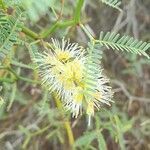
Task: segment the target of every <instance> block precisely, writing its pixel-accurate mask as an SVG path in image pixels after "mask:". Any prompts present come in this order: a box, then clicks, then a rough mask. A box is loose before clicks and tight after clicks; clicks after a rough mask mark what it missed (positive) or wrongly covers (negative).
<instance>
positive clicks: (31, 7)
mask: <svg viewBox="0 0 150 150" xmlns="http://www.w3.org/2000/svg"><path fill="white" fill-rule="evenodd" d="M54 2H55V0H36V1H35V0H25V1H24V0H22V6H23V8H24V9H25V10H26V13H27V14H28V16H29V18H30V20H31V21H32V22H36V21H38V20H39V18H40V17H41V16H43V15H45V14H46V13H47V12H48V11H49V8H51V7H52V6H53V5H54Z"/></svg>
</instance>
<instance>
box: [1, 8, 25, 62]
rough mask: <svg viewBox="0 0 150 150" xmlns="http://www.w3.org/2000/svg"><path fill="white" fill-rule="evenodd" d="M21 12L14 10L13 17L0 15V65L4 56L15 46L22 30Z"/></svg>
mask: <svg viewBox="0 0 150 150" xmlns="http://www.w3.org/2000/svg"><path fill="white" fill-rule="evenodd" d="M22 19H23V16H22V11H21V10H20V9H16V10H15V15H14V16H8V15H6V14H3V13H1V14H0V37H1V38H0V63H1V62H2V60H3V59H4V58H5V57H6V55H7V54H8V53H9V52H10V51H11V50H12V47H13V46H14V44H17V43H18V41H19V39H18V36H19V32H20V31H21V30H22V28H21V26H22Z"/></svg>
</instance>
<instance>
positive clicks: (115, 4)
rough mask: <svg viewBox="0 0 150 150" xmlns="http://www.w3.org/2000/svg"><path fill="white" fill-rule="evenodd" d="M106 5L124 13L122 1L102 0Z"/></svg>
mask: <svg viewBox="0 0 150 150" xmlns="http://www.w3.org/2000/svg"><path fill="white" fill-rule="evenodd" d="M101 1H102V2H103V3H105V4H106V5H109V6H110V7H113V8H115V9H118V10H119V11H122V10H121V9H120V8H119V6H120V5H121V1H120V0H101Z"/></svg>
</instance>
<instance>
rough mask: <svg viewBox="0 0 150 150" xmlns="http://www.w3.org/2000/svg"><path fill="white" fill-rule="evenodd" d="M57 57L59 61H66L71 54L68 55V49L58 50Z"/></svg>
mask: <svg viewBox="0 0 150 150" xmlns="http://www.w3.org/2000/svg"><path fill="white" fill-rule="evenodd" d="M57 58H58V59H59V60H60V61H63V62H66V61H67V60H68V59H70V58H71V55H70V53H69V52H68V51H59V52H58V53H57Z"/></svg>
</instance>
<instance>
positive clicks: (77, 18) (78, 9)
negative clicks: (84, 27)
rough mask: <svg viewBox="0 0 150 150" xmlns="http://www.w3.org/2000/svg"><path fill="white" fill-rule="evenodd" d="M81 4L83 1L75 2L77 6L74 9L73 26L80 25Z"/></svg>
mask: <svg viewBox="0 0 150 150" xmlns="http://www.w3.org/2000/svg"><path fill="white" fill-rule="evenodd" d="M83 3H84V0H78V1H77V6H76V9H75V13H74V21H75V24H78V23H80V16H81V9H82V6H83Z"/></svg>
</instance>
